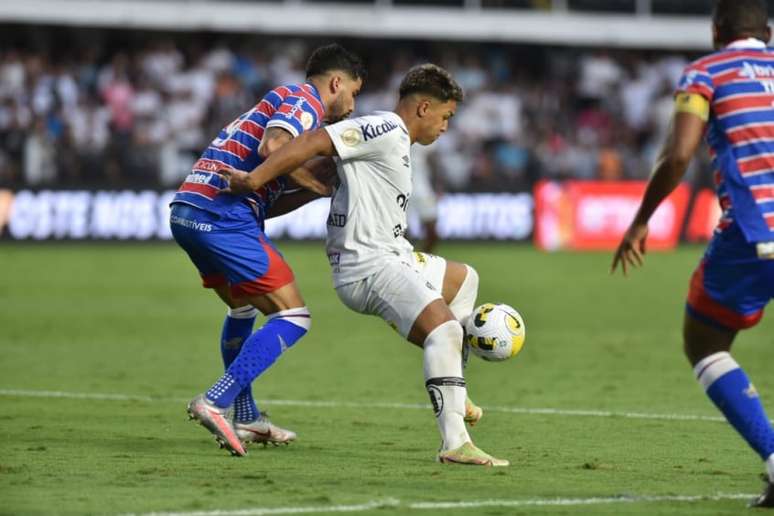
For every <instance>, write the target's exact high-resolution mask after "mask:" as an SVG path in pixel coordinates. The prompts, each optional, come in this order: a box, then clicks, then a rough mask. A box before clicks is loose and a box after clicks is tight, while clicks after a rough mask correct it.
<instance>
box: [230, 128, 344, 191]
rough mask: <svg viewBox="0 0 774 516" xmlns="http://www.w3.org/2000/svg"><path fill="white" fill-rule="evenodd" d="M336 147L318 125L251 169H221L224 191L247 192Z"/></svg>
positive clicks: (332, 154) (329, 152)
mask: <svg viewBox="0 0 774 516" xmlns="http://www.w3.org/2000/svg"><path fill="white" fill-rule="evenodd" d="M335 155H336V149H335V148H334V146H333V142H332V141H331V138H330V136H328V133H327V132H326V131H325V130H324V129H315V130H314V131H310V132H308V133H304V134H302V135H301V136H299V137H298V138H294V139H293V140H291V141H290V142H288V143H286V144H284V145H282V147H280V148H278V149H277V150H275V151H274V152H272V153H271V154H269V157H268V158H266V161H264V162H263V163H262V164H261V165H259V166H258V167H257V168H255V169H254V170H253V171H252V172H250V173H247V172H241V171H238V170H228V169H224V170H220V171H219V172H218V173H219V174H220V175H221V176H222V177H223V178H224V179H225V180H226V181H227V182H228V188H225V189H224V190H223V191H224V192H231V193H234V194H247V193H250V192H254V191H256V190H258V189H259V188H260V187H262V186H263V185H265V184H266V183H268V182H269V181H271V180H272V179H275V178H277V177H279V176H281V175H284V174H287V173H288V172H290V171H292V170H295V169H297V168H298V167H300V166H301V165H302V164H304V163H305V162H306V161H308V160H310V159H312V158H314V157H315V156H335Z"/></svg>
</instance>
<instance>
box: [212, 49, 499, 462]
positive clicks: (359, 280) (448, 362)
mask: <svg viewBox="0 0 774 516" xmlns="http://www.w3.org/2000/svg"><path fill="white" fill-rule="evenodd" d="M462 97H463V94H462V89H461V88H460V87H459V85H458V84H457V83H456V82H455V81H454V79H453V78H452V77H451V75H450V74H449V73H448V72H447V71H446V70H444V69H443V68H440V67H438V66H436V65H432V64H425V65H420V66H417V67H414V68H412V69H411V70H410V71H409V72H408V74H407V75H406V77H405V78H404V79H403V81H402V83H401V85H400V95H399V100H398V105H397V106H396V108H395V111H394V112H388V111H382V112H376V113H374V114H372V115H369V116H363V117H360V118H356V119H353V120H344V121H341V122H338V123H335V124H332V125H329V126H327V127H325V128H323V129H319V130H315V131H311V132H309V133H305V134H303V135H301V136H299V137H298V138H296V139H294V140H293V141H291V142H290V143H288V144H286V145H285V146H283V147H282V148H281V149H279V150H278V151H277V152H275V153H273V154H272V155H271V156H270V157H269V158H268V159H267V160H266V161H265V162H264V163H263V164H262V165H261V166H259V167H257V168H256V169H254V170H253V171H252V172H250V173H245V172H240V171H235V170H227V171H223V172H222V173H223V176H224V177H225V178H226V179H227V180H228V181H229V190H230V191H231V192H232V193H247V192H251V191H255V190H256V189H258V188H260V187H261V186H262V185H264V184H266V183H267V182H268V181H271V180H272V179H274V178H276V177H278V176H280V175H282V174H285V173H288V172H290V171H291V170H293V169H295V168H297V167H298V166H299V165H301V164H302V163H304V162H306V161H307V160H309V159H311V158H313V157H314V156H336V157H338V158H339V159H338V178H339V181H340V183H339V185H338V187H337V188H336V190H335V193H334V196H333V199H332V201H331V210H330V215H329V217H328V238H327V243H326V245H327V253H328V259H329V261H330V264H331V267H332V270H333V283H334V287H335V288H336V293H337V294H338V296H339V298H340V299H341V300H342V302H343V303H344V304H345V305H347V306H348V307H349V308H351V309H352V310H354V311H356V312H359V313H363V314H370V315H378V316H379V317H381V318H382V319H384V320H385V321H386V322H387V323H388V324H390V325H391V326H393V327H394V328H395V329H396V330H397V331H398V332H399V333H400V334H401V335H402V336H403V337H405V338H406V339H407V340H409V341H410V342H412V343H414V344H416V345H418V346H420V347H422V348H423V350H424V376H425V386H426V388H427V391H428V393H429V394H430V400H431V402H432V405H433V408H434V411H435V416H436V420H437V422H438V428H439V430H440V433H441V438H442V444H441V449H440V451H439V452H438V460H439V461H441V462H443V463H461V464H477V465H483V466H507V465H508V464H509V463H508V461H507V460H501V459H496V458H494V457H492V456H490V455H489V454H487V453H485V452H483V451H482V450H480V449H479V448H477V447H476V446H475V445H474V444H473V443H472V441H471V438H470V436H469V435H468V431H467V429H466V427H465V419H466V412H467V416H468V419H469V420H470V422H475V421H477V420H478V418H479V417H480V415H481V412H480V409H478V408H477V407H475V406H473V405H472V404H470V403H469V402H468V407H467V411H466V400H467V390H466V385H465V380H464V378H463V374H462V347H463V326H462V325H461V324H460V321H464V320H465V318H466V317H469V316H470V314H471V312H472V311H473V306H474V304H475V301H476V295H477V291H478V275H477V273H476V271H475V270H473V269H472V268H471V267H469V266H467V265H464V264H460V263H454V262H450V261H446V260H444V259H443V258H440V257H437V256H433V255H426V254H422V253H415V252H414V250H413V248H412V246H411V244H410V243H409V242H408V240H406V238H405V237H404V234H405V232H406V209H407V207H408V202H409V198H410V197H411V189H412V184H411V158H410V148H411V144H412V143H419V144H421V145H429V144H430V143H432V142H433V141H435V140H436V139H437V138H438V137H439V136H440V135H441V134H442V133H444V132H445V131H446V129H447V127H448V125H449V119H451V117H452V116H454V113H455V111H456V109H457V103H458V102H460V101H462Z"/></svg>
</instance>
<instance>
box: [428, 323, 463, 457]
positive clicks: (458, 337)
mask: <svg viewBox="0 0 774 516" xmlns="http://www.w3.org/2000/svg"><path fill="white" fill-rule="evenodd" d="M461 355H462V326H460V323H459V322H457V321H447V322H445V323H443V324H441V325H439V326H438V327H437V328H435V329H434V330H433V331H432V332H430V334H429V335H428V336H427V338H426V339H425V342H424V370H425V387H426V388H427V392H428V394H429V395H430V402H431V403H432V404H433V410H434V412H435V418H436V421H437V422H438V430H439V431H440V432H441V439H443V445H442V449H443V450H444V451H446V450H453V449H455V448H459V447H460V446H462V445H463V444H465V443H466V442H468V441H470V436H469V435H468V431H467V429H466V428H465V420H464V418H465V398H466V397H467V390H466V388H465V379H464V378H463V377H462V362H461Z"/></svg>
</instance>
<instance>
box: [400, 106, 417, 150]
mask: <svg viewBox="0 0 774 516" xmlns="http://www.w3.org/2000/svg"><path fill="white" fill-rule="evenodd" d="M395 114H396V115H398V116H399V117H400V118H401V120H403V123H404V124H405V125H406V129H408V134H409V140H410V141H411V143H412V144H413V143H414V142H415V141H416V134H417V129H416V123H417V122H419V119H418V118H417V117H416V116H415V115H416V106H414V105H411V106H410V105H408V104H407V103H404V102H398V105H397V106H395Z"/></svg>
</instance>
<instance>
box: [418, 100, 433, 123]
mask: <svg viewBox="0 0 774 516" xmlns="http://www.w3.org/2000/svg"><path fill="white" fill-rule="evenodd" d="M429 110H430V101H429V100H428V99H421V100H420V101H419V103H418V104H417V116H418V117H419V118H424V117H425V116H427V112H428V111H429Z"/></svg>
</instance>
